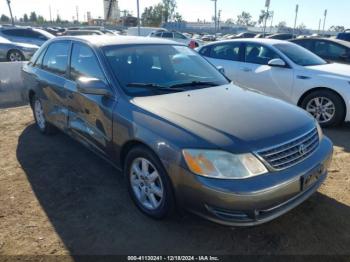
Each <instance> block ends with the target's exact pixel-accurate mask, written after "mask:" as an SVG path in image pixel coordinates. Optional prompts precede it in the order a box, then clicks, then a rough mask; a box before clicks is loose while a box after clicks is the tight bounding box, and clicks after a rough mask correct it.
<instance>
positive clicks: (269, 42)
mask: <svg viewBox="0 0 350 262" xmlns="http://www.w3.org/2000/svg"><path fill="white" fill-rule="evenodd" d="M231 42H232V43H234V42H243V43H257V44H265V45H275V44H283V43H289V42H287V41H285V40H278V39H267V38H238V39H228V40H221V41H217V42H213V43H209V44H207V45H206V46H209V45H215V44H218V43H231Z"/></svg>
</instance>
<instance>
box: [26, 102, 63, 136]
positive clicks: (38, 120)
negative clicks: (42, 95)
mask: <svg viewBox="0 0 350 262" xmlns="http://www.w3.org/2000/svg"><path fill="white" fill-rule="evenodd" d="M31 107H32V110H33V115H34V120H35V124H36V127H37V128H38V129H39V131H40V132H41V133H42V134H45V135H51V134H55V133H56V132H57V129H56V127H54V126H53V125H52V124H50V123H49V122H47V121H46V118H45V112H44V110H43V108H42V104H41V101H40V99H39V98H38V97H37V96H35V95H34V96H33V97H32V99H31ZM40 109H41V110H40ZM39 111H41V112H39Z"/></svg>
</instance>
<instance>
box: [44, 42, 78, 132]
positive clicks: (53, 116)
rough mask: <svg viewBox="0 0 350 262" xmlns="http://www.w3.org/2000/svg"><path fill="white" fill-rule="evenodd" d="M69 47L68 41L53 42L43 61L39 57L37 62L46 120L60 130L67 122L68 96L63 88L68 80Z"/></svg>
mask: <svg viewBox="0 0 350 262" xmlns="http://www.w3.org/2000/svg"><path fill="white" fill-rule="evenodd" d="M70 45H71V43H70V41H57V42H53V43H52V44H50V45H49V46H48V48H47V50H46V52H45V54H43V59H42V60H40V59H41V58H40V57H39V59H38V62H37V63H38V65H37V68H38V69H37V70H38V71H37V81H38V84H39V87H40V90H41V92H42V94H41V96H40V98H41V100H42V104H43V107H44V111H45V112H46V118H47V120H48V121H49V122H51V123H53V124H54V125H56V126H57V127H59V128H61V129H65V128H66V127H67V120H68V108H67V102H68V98H69V96H70V94H69V93H67V92H66V90H65V88H64V87H65V85H66V83H67V78H68V75H67V68H68V55H69V50H70Z"/></svg>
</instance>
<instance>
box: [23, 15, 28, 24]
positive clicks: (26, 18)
mask: <svg viewBox="0 0 350 262" xmlns="http://www.w3.org/2000/svg"><path fill="white" fill-rule="evenodd" d="M28 21H29V18H28V15H27V14H24V16H23V22H25V23H27V22H28Z"/></svg>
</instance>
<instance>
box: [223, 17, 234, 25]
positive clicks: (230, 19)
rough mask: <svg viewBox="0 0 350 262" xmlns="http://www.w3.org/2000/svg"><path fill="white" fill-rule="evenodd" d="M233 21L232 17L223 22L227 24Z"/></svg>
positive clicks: (231, 23)
mask: <svg viewBox="0 0 350 262" xmlns="http://www.w3.org/2000/svg"><path fill="white" fill-rule="evenodd" d="M234 23H235V21H234V20H233V19H232V18H229V19H227V20H226V21H225V24H228V25H233V24H234Z"/></svg>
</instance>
